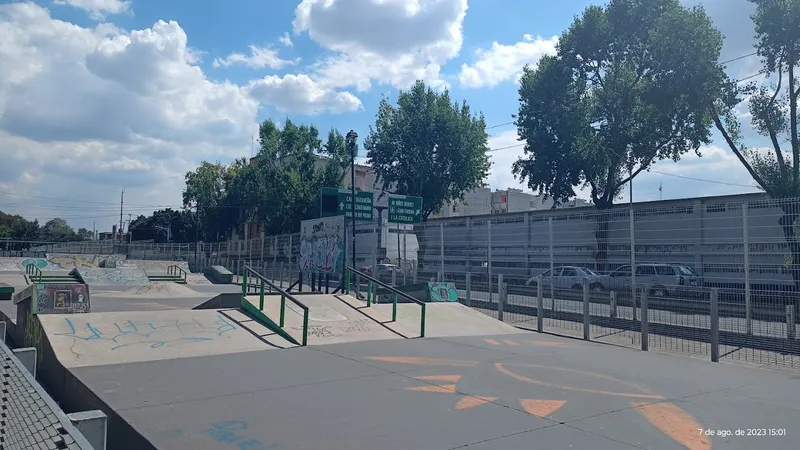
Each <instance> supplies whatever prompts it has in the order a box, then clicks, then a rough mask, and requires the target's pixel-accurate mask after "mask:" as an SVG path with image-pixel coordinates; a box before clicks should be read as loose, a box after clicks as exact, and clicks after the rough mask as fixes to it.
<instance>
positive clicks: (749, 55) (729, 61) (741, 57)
mask: <svg viewBox="0 0 800 450" xmlns="http://www.w3.org/2000/svg"><path fill="white" fill-rule="evenodd" d="M757 54H758V52H753V53H748V54H746V55H742V56H739V57H736V58H732V59H729V60H727V61H722V62H721V63H720V64H728V63H731V62H734V61H739V60H740V59H745V58H749V57H751V56H755V55H757Z"/></svg>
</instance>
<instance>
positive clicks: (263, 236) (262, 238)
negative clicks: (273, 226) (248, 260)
mask: <svg viewBox="0 0 800 450" xmlns="http://www.w3.org/2000/svg"><path fill="white" fill-rule="evenodd" d="M265 239H266V233H265V232H264V231H262V232H261V260H262V261H263V260H264V240H265Z"/></svg>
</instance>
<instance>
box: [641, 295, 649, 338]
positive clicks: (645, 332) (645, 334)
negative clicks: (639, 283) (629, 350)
mask: <svg viewBox="0 0 800 450" xmlns="http://www.w3.org/2000/svg"><path fill="white" fill-rule="evenodd" d="M648 311H649V309H648V307H647V291H646V290H645V289H642V328H641V332H642V350H643V351H647V350H648V349H649V348H650V314H649V313H648Z"/></svg>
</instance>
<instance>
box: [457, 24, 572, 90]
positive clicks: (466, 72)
mask: <svg viewBox="0 0 800 450" xmlns="http://www.w3.org/2000/svg"><path fill="white" fill-rule="evenodd" d="M557 43H558V36H553V37H551V38H550V39H543V38H542V37H539V36H537V37H536V38H534V37H533V36H531V35H530V34H526V35H524V36H523V38H522V41H520V42H517V43H516V44H513V45H503V44H500V43H498V42H494V43H492V47H491V48H490V49H488V50H486V49H479V50H477V51H476V52H475V54H476V56H477V61H475V62H474V63H473V64H471V65H470V64H464V65H462V66H461V74H459V76H458V78H459V80H460V81H461V85H462V86H464V87H468V88H480V87H493V86H496V85H498V84H500V83H503V82H506V81H509V80H512V79H514V80H516V79H518V77H519V75H520V74H521V72H522V68H523V67H524V66H525V64H530V65H536V63H538V62H539V60H540V59H541V58H542V56H544V55H548V54H555V52H556V44H557Z"/></svg>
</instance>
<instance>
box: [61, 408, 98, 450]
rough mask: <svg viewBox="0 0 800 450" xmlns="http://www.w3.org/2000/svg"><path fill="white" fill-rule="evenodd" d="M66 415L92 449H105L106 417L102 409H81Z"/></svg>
mask: <svg viewBox="0 0 800 450" xmlns="http://www.w3.org/2000/svg"><path fill="white" fill-rule="evenodd" d="M67 417H68V418H69V420H70V422H72V424H73V425H75V428H77V429H78V431H80V432H81V433H82V434H83V437H85V438H86V440H87V441H89V443H90V444H91V445H92V447H94V450H106V440H107V437H108V436H107V431H108V430H107V428H108V417H107V416H106V415H105V414H103V411H98V410H95V411H83V412H77V413H71V414H67Z"/></svg>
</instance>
